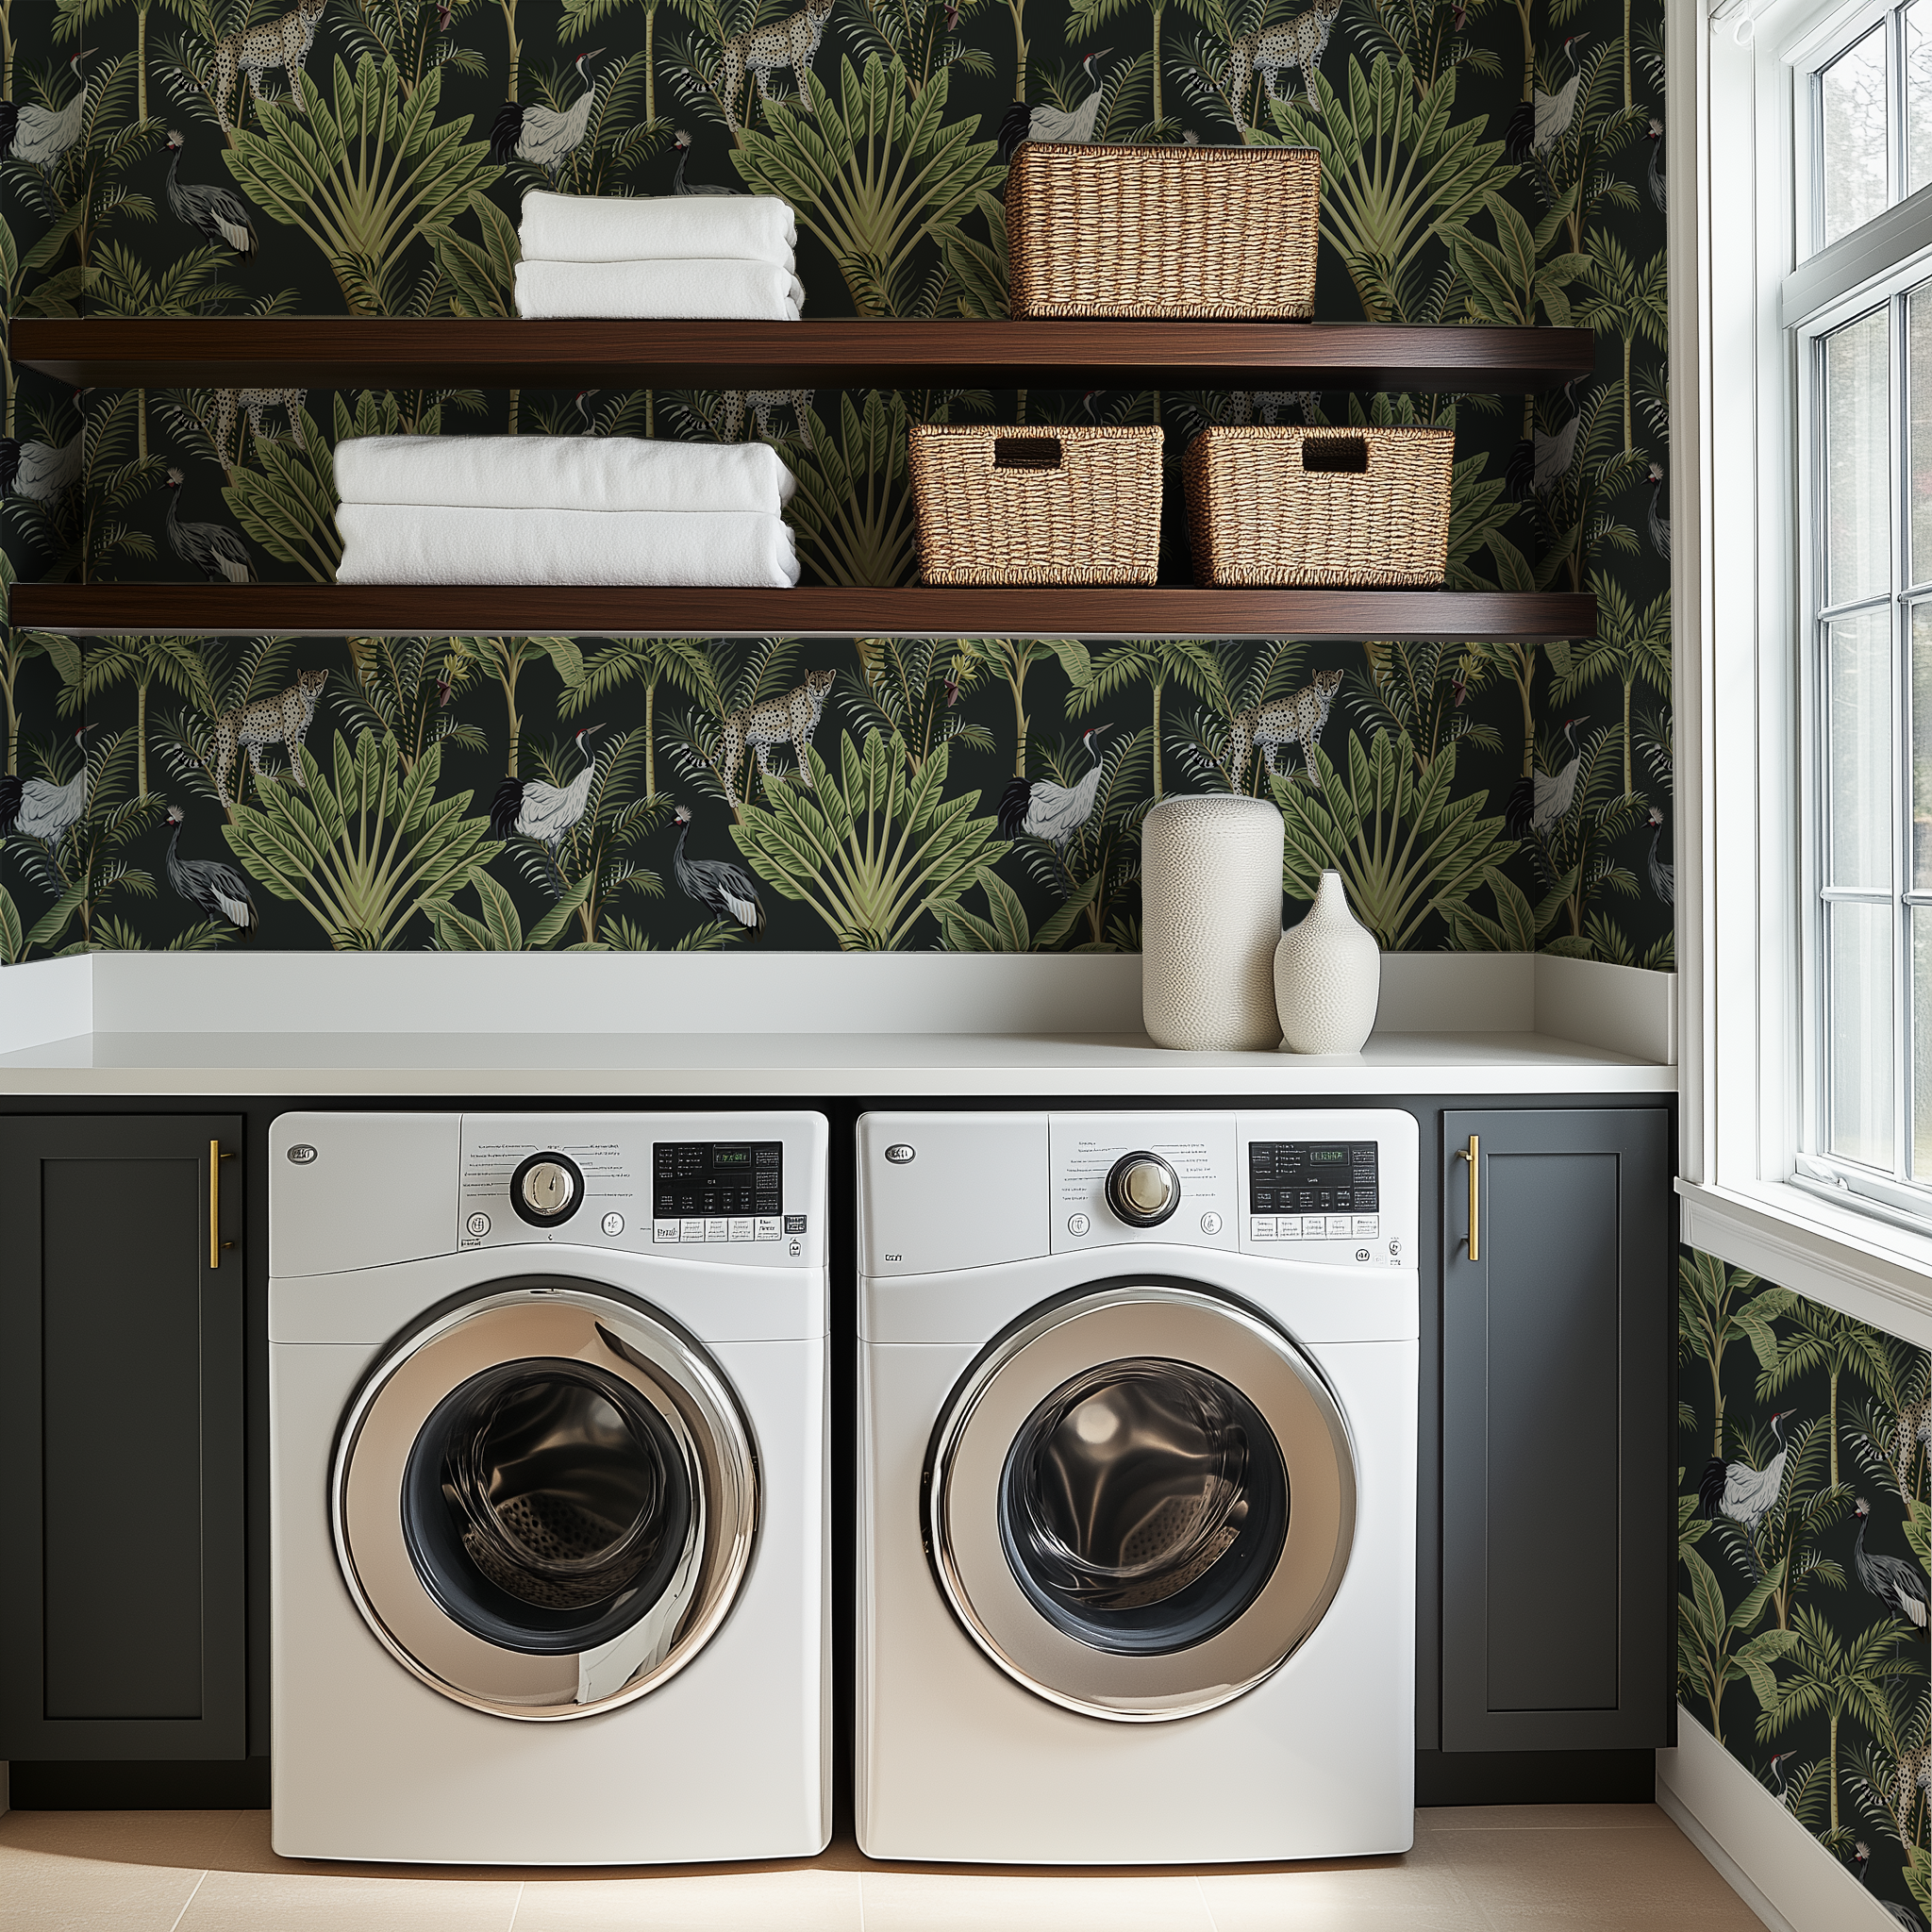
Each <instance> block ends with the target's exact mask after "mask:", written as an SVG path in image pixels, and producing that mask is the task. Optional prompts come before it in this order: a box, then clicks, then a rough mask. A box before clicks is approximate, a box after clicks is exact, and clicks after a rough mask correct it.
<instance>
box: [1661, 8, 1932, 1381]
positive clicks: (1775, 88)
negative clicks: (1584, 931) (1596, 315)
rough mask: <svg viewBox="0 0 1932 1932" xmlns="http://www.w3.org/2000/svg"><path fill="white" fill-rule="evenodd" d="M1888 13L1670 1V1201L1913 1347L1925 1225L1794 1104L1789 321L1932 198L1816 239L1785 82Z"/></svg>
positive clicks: (1927, 1333)
mask: <svg viewBox="0 0 1932 1932" xmlns="http://www.w3.org/2000/svg"><path fill="white" fill-rule="evenodd" d="M1886 10H1887V9H1886V8H1885V7H1884V6H1883V4H1882V0H1868V4H1867V5H1865V6H1864V7H1861V8H1856V9H1854V8H1847V7H1846V6H1844V4H1843V0H1686V4H1682V5H1676V4H1674V5H1672V6H1671V7H1670V8H1669V9H1668V13H1667V19H1666V34H1667V52H1668V58H1669V75H1670V93H1669V100H1668V105H1667V108H1666V128H1667V135H1668V149H1667V152H1668V157H1669V163H1670V175H1671V189H1672V194H1671V200H1670V239H1669V248H1670V269H1671V308H1672V328H1671V352H1672V363H1671V414H1672V425H1671V427H1672V450H1673V472H1674V479H1675V483H1676V487H1675V488H1674V491H1673V495H1674V501H1675V506H1676V513H1675V518H1674V527H1673V532H1672V534H1673V539H1674V542H1673V548H1674V559H1675V560H1674V587H1675V595H1674V624H1675V634H1674V647H1675V659H1676V661H1675V677H1674V704H1675V713H1676V739H1677V764H1676V776H1677V806H1678V810H1677V850H1676V854H1675V858H1676V868H1677V869H1676V880H1677V926H1678V929H1677V958H1678V970H1679V974H1680V980H1679V985H1680V989H1681V998H1682V1002H1683V1010H1682V1013H1681V1016H1680V1020H1681V1028H1682V1040H1683V1048H1682V1059H1681V1078H1682V1118H1681V1130H1682V1131H1681V1167H1682V1178H1681V1179H1680V1181H1679V1183H1678V1191H1679V1193H1680V1195H1681V1196H1682V1208H1683V1223H1682V1224H1683V1234H1684V1239H1685V1240H1686V1241H1689V1242H1691V1244H1692V1245H1694V1246H1697V1247H1699V1248H1703V1249H1705V1250H1707V1251H1708V1252H1710V1253H1713V1254H1716V1255H1718V1256H1720V1257H1723V1258H1724V1259H1726V1260H1729V1261H1731V1262H1733V1263H1734V1264H1735V1265H1738V1266H1741V1267H1747V1268H1752V1269H1754V1270H1756V1271H1757V1273H1759V1274H1763V1275H1765V1276H1766V1277H1767V1278H1768V1279H1771V1280H1775V1281H1778V1282H1780V1283H1781V1284H1783V1285H1784V1286H1786V1287H1789V1288H1792V1289H1795V1290H1797V1291H1800V1292H1803V1293H1806V1294H1807V1295H1810V1296H1812V1297H1814V1298H1816V1299H1819V1300H1822V1301H1824V1302H1826V1303H1827V1304H1829V1305H1831V1306H1834V1307H1841V1308H1843V1309H1845V1310H1846V1311H1847V1312H1850V1313H1853V1314H1856V1315H1858V1316H1860V1317H1861V1318H1863V1319H1866V1320H1869V1321H1873V1322H1874V1323H1876V1324H1878V1325H1880V1326H1883V1327H1885V1328H1887V1329H1888V1330H1890V1332H1891V1333H1894V1334H1897V1335H1901V1336H1905V1337H1907V1338H1908V1339H1911V1340H1914V1341H1919V1342H1921V1343H1922V1344H1925V1345H1932V1232H1928V1231H1926V1230H1925V1229H1924V1227H1923V1226H1907V1225H1904V1224H1901V1222H1900V1221H1898V1220H1892V1221H1888V1220H1885V1219H1883V1218H1881V1216H1880V1214H1879V1213H1878V1212H1874V1211H1872V1208H1871V1207H1870V1205H1869V1204H1866V1205H1861V1206H1857V1207H1853V1206H1849V1205H1845V1202H1844V1198H1843V1197H1842V1196H1837V1197H1833V1195H1832V1191H1825V1190H1818V1189H1807V1187H1805V1186H1803V1185H1801V1184H1799V1183H1798V1182H1797V1181H1796V1180H1795V1178H1794V1176H1795V1175H1796V1174H1797V1167H1796V1157H1797V1155H1798V1151H1799V1149H1800V1147H1801V1146H1802V1145H1804V1144H1806V1142H1807V1140H1808V1139H1809V1136H1808V1135H1807V1123H1808V1122H1809V1120H1810V1119H1811V1118H1813V1116H1812V1115H1810V1114H1809V1113H1807V1107H1808V1105H1809V1103H1810V1100H1811V1098H1812V1096H1811V1095H1810V1094H1808V1093H1807V1081H1806V1058H1805V1044H1806V1040H1807V1026H1808V1024H1810V1023H1809V1020H1808V1016H1807V1011H1806V1006H1805V1001H1806V989H1807V986H1808V985H1809V984H1810V983H1811V982H1810V980H1809V979H1808V978H1807V973H1806V963H1807V962H1806V959H1805V947H1806V933H1807V927H1808V925H1809V922H1810V902H1809V901H1808V900H1807V888H1808V887H1809V884H1810V881H1809V880H1808V879H1807V876H1806V874H1805V866H1806V862H1807V845H1808V841H1807V839H1806V838H1805V837H1804V836H1803V833H1804V825H1805V819H1804V814H1805V812H1806V810H1807V794H1806V791H1805V789H1804V784H1803V771H1802V758H1803V757H1804V746H1805V742H1806V741H1805V735H1804V729H1803V727H1804V724H1805V722H1806V720H1805V711H1804V692H1805V679H1806V675H1807V660H1808V658H1809V655H1810V654H1809V651H1808V646H1807V640H1808V636H1809V621H1808V612H1807V607H1806V606H1805V605H1804V604H1803V602H1802V601H1801V600H1802V591H1803V588H1804V586H1803V583H1802V581H1801V576H1800V568H1799V566H1800V558H1801V552H1802V542H1801V539H1800V536H1799V530H1800V525H1799V522H1798V516H1799V508H1800V491H1799V482H1800V477H1801V474H1802V473H1801V469H1800V463H1801V458H1802V455H1803V445H1804V444H1805V443H1806V442H1807V441H1808V439H1807V438H1804V437H1802V436H1801V425H1800V423H1799V421H1798V400H1797V399H1798V396H1799V393H1800V390H1799V384H1798V381H1797V364H1796V357H1797V354H1798V346H1797V343H1796V341H1795V340H1794V336H1793V332H1792V331H1791V330H1790V329H1789V328H1788V327H1787V325H1786V318H1787V315H1788V314H1792V315H1795V314H1798V313H1803V312H1807V311H1809V310H1811V309H1814V308H1823V307H1824V306H1825V305H1827V304H1829V303H1831V302H1833V301H1834V300H1835V299H1836V297H1837V296H1838V295H1840V294H1842V293H1843V292H1844V291H1847V290H1849V289H1851V288H1853V287H1856V286H1857V285H1858V284H1859V283H1861V282H1863V281H1865V280H1866V279H1868V278H1869V277H1870V275H1872V273H1873V272H1874V268H1875V267H1876V265H1877V261H1878V259H1882V258H1886V257H1889V256H1890V255H1891V254H1893V253H1894V252H1895V251H1896V250H1897V249H1898V248H1899V247H1900V245H1901V244H1902V243H1909V244H1910V245H1911V246H1912V247H1913V248H1914V249H1915V248H1916V247H1917V245H1918V244H1919V241H1920V238H1922V237H1923V241H1924V245H1926V246H1927V247H1932V190H1925V191H1922V192H1920V193H1919V194H1917V195H1915V196H1913V197H1911V198H1910V199H1909V200H1907V201H1904V202H1900V203H1897V204H1895V205H1894V206H1892V207H1891V208H1889V209H1888V210H1887V211H1886V213H1885V214H1883V215H1881V216H1880V217H1878V218H1877V219H1876V220H1874V221H1873V222H1871V223H1868V224H1867V225H1865V226H1864V227H1862V228H1860V229H1858V230H1857V231H1856V232H1855V233H1854V234H1852V235H1850V236H1846V237H1844V238H1841V240H1840V242H1837V243H1835V244H1833V246H1831V247H1830V248H1825V249H1817V248H1815V247H1814V246H1813V245H1812V244H1813V241H1814V236H1813V234H1812V232H1811V227H1810V214H1811V205H1812V204H1811V198H1810V196H1809V194H1808V193H1807V194H1805V195H1804V196H1803V197H1802V199H1801V197H1800V194H1799V188H1798V184H1799V182H1800V181H1801V179H1802V180H1805V181H1807V182H1808V181H1809V180H1811V179H1814V178H1815V168H1814V163H1813V156H1814V154H1815V132H1814V129H1813V125H1812V116H1811V111H1810V107H1809V101H1808V97H1807V95H1801V94H1800V92H1799V89H1800V88H1801V87H1803V88H1805V89H1807V91H1808V76H1809V75H1810V73H1811V72H1812V71H1813V70H1814V69H1815V68H1816V67H1817V66H1818V65H1819V64H1820V63H1821V61H1822V60H1823V59H1824V58H1825V56H1826V54H1827V53H1828V51H1829V50H1830V49H1831V48H1833V47H1835V46H1836V45H1839V44H1841V43H1842V42H1845V41H1847V40H1849V39H1851V38H1854V37H1855V29H1856V26H1857V25H1864V24H1869V21H1870V20H1871V19H1875V18H1876V17H1877V16H1878V15H1879V14H1881V13H1882V12H1884V11H1886ZM1801 104H1802V106H1803V108H1804V111H1802V112H1801V111H1799V109H1800V107H1801ZM1902 140H1903V130H1898V131H1897V132H1896V134H1895V138H1894V142H1893V148H1894V152H1895V153H1896V152H1897V151H1898V149H1899V144H1900V142H1902ZM1801 169H1802V170H1803V171H1804V172H1803V174H1802V175H1801V173H1800V170H1801ZM1788 304H1789V305H1791V306H1790V307H1789V308H1788Z"/></svg>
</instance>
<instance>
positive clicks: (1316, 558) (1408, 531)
mask: <svg viewBox="0 0 1932 1932" xmlns="http://www.w3.org/2000/svg"><path fill="white" fill-rule="evenodd" d="M1455 456H1456V433H1455V431H1454V430H1450V429H1345V428H1344V429H1207V430H1203V431H1202V433H1201V434H1200V435H1199V436H1197V437H1196V438H1195V439H1194V440H1193V441H1192V442H1191V443H1190V444H1189V445H1188V453H1187V457H1186V459H1185V462H1184V465H1183V467H1184V469H1185V472H1186V476H1187V489H1188V534H1189V537H1190V539H1191V542H1192V545H1193V553H1194V581H1195V582H1196V583H1197V584H1307V585H1323V584H1336V585H1373V584H1391V585H1392V584H1408V585H1430V584H1440V583H1441V581H1442V579H1443V577H1444V575H1446V574H1447V571H1448V563H1449V473H1450V468H1451V465H1452V463H1453V462H1454V460H1455Z"/></svg>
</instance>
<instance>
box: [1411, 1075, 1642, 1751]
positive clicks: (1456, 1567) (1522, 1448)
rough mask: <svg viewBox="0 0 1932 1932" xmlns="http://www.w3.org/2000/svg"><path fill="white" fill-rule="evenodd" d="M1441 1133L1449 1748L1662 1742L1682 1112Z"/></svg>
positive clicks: (1469, 1116) (1558, 1113) (1512, 1117)
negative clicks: (1676, 1158) (1677, 1150)
mask: <svg viewBox="0 0 1932 1932" xmlns="http://www.w3.org/2000/svg"><path fill="white" fill-rule="evenodd" d="M1441 1119H1442V1143H1441V1201H1442V1330H1441V1346H1442V1376H1441V1404H1442V1410H1441V1497H1442V1516H1441V1589H1442V1649H1441V1708H1442V1734H1441V1735H1442V1748H1443V1749H1444V1750H1445V1751H1548V1750H1558V1751H1560V1750H1597V1751H1605V1750H1615V1749H1627V1748H1634V1747H1643V1746H1651V1745H1660V1744H1664V1743H1666V1742H1668V1741H1669V1724H1670V1714H1671V1701H1670V1700H1671V1656H1670V1649H1671V1633H1672V1621H1671V1620H1672V1596H1671V1590H1672V1565H1673V1557H1674V1550H1673V1546H1672V1528H1673V1524H1674V1511H1673V1508H1672V1504H1671V1496H1672V1489H1673V1482H1672V1475H1673V1471H1672V1467H1671V1452H1672V1441H1671V1433H1670V1397H1671V1365H1672V1362H1673V1359H1674V1349H1673V1336H1674V1324H1673V1319H1672V1305H1671V1286H1672V1280H1673V1274H1674V1269H1673V1262H1672V1256H1671V1250H1670V1224H1671V1216H1670V1200H1671V1197H1670V1185H1671V1182H1670V1164H1669V1162H1670V1147H1669V1133H1668V1116H1667V1115H1666V1113H1665V1112H1664V1111H1663V1110H1661V1109H1655V1108H1616V1109H1612V1108H1533V1109H1532V1108H1520V1109H1519V1108H1510V1109H1493V1110H1487V1111H1457V1112H1445V1113H1444V1114H1443V1115H1442V1117H1441ZM1472 1145H1474V1149H1475V1159H1474V1163H1473V1164H1474V1170H1475V1172H1474V1180H1475V1193H1474V1200H1475V1203H1476V1222H1475V1233H1476V1236H1477V1239H1476V1241H1474V1242H1472V1241H1471V1239H1470V1236H1471V1220H1470V1204H1471V1199H1472V1195H1471V1167H1472V1162H1471V1161H1470V1160H1469V1159H1468V1158H1465V1157H1466V1155H1467V1152H1468V1150H1469V1149H1470V1148H1471V1146H1472Z"/></svg>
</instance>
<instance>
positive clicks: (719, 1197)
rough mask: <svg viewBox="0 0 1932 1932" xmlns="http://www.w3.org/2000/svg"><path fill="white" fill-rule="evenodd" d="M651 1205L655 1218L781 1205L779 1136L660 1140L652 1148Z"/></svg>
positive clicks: (775, 1209) (771, 1209)
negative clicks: (775, 1139)
mask: <svg viewBox="0 0 1932 1932" xmlns="http://www.w3.org/2000/svg"><path fill="white" fill-rule="evenodd" d="M651 1184H652V1185H651V1201H652V1211H653V1212H654V1213H655V1214H656V1215H657V1217H658V1220H660V1221H668V1220H672V1219H674V1218H675V1219H679V1220H682V1219H686V1218H688V1217H691V1216H697V1215H704V1216H707V1217H712V1216H721V1215H745V1214H754V1215H756V1214H780V1213H783V1211H784V1198H783V1197H784V1191H785V1143H784V1142H783V1141H657V1142H656V1143H655V1144H654V1145H653V1146H652V1149H651Z"/></svg>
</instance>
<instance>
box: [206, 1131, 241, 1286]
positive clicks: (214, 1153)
mask: <svg viewBox="0 0 1932 1932" xmlns="http://www.w3.org/2000/svg"><path fill="white" fill-rule="evenodd" d="M234 1158H235V1157H234V1156H233V1155H232V1154H224V1153H223V1152H222V1143H221V1142H220V1141H209V1142H208V1266H209V1267H210V1268H219V1267H220V1266H221V1265H222V1250H223V1249H224V1248H232V1247H233V1246H234V1245H235V1243H234V1242H233V1241H224V1240H223V1239H222V1162H223V1161H225V1160H233V1159H234Z"/></svg>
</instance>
